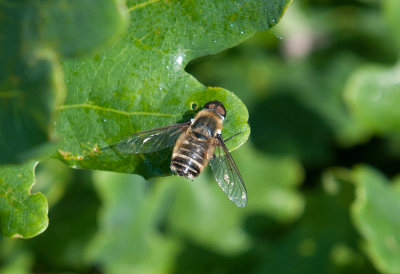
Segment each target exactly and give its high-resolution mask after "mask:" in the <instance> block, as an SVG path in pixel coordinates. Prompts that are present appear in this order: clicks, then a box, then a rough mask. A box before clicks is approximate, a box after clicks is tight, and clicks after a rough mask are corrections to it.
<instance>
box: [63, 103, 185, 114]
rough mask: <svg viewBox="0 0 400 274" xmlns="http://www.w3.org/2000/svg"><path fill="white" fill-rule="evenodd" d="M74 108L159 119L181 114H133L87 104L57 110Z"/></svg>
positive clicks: (140, 112)
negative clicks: (159, 117) (156, 117)
mask: <svg viewBox="0 0 400 274" xmlns="http://www.w3.org/2000/svg"><path fill="white" fill-rule="evenodd" d="M74 108H89V109H94V110H98V111H104V112H113V113H117V114H121V115H126V116H135V115H138V116H140V115H143V116H161V117H178V116H181V114H170V113H155V112H146V111H133V112H127V111H122V110H117V109H112V108H105V107H100V106H96V105H88V104H75V105H64V106H60V107H58V110H67V109H74Z"/></svg>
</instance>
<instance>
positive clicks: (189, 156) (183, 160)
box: [171, 132, 210, 179]
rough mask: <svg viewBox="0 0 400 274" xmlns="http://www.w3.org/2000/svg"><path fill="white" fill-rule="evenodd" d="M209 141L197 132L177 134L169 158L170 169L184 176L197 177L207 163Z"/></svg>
mask: <svg viewBox="0 0 400 274" xmlns="http://www.w3.org/2000/svg"><path fill="white" fill-rule="evenodd" d="M209 148H210V142H209V140H208V138H207V137H206V136H204V135H199V134H198V133H197V132H192V133H191V134H190V133H187V132H183V133H182V134H181V136H179V138H178V140H177V142H176V145H175V147H174V151H173V154H172V160H171V170H172V171H173V172H175V173H176V174H178V175H179V176H183V177H186V178H190V179H193V178H194V177H197V176H198V175H199V174H200V172H201V171H202V170H203V168H204V166H206V165H207V163H208V159H207V152H208V150H209Z"/></svg>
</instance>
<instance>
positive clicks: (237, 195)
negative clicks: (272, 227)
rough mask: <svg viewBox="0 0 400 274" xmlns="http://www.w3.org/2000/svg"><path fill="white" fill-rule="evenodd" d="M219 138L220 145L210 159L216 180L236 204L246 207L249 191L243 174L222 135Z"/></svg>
mask: <svg viewBox="0 0 400 274" xmlns="http://www.w3.org/2000/svg"><path fill="white" fill-rule="evenodd" d="M218 139H219V142H220V146H217V147H216V148H215V152H214V157H213V158H212V159H210V166H211V169H212V171H213V173H214V177H215V180H216V181H217V183H218V185H219V186H220V187H221V189H222V190H223V191H224V192H225V194H226V195H227V196H228V198H229V199H230V200H231V201H232V202H234V203H235V205H237V206H238V207H245V206H246V204H247V191H246V187H245V186H244V182H243V179H242V176H241V175H240V173H239V171H238V169H237V167H236V164H235V162H234V161H233V158H232V156H231V155H230V153H229V151H228V149H227V148H226V146H225V144H224V142H223V140H222V137H221V138H218Z"/></svg>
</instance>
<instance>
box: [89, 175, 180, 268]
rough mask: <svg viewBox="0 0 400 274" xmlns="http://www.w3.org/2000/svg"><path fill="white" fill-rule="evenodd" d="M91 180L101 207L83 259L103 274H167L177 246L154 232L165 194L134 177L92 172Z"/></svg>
mask: <svg viewBox="0 0 400 274" xmlns="http://www.w3.org/2000/svg"><path fill="white" fill-rule="evenodd" d="M93 179H94V181H95V186H96V188H97V190H98V192H99V196H100V198H101V199H102V200H103V201H104V205H103V208H102V210H101V211H100V216H99V218H100V223H99V226H100V230H99V232H98V233H97V234H96V235H95V237H94V238H93V239H92V241H91V243H90V245H89V246H88V249H87V252H86V259H87V260H88V261H89V262H90V263H91V264H93V263H97V264H99V263H101V264H103V267H104V269H105V272H107V273H168V272H170V271H168V270H169V269H170V268H171V264H172V262H173V260H174V258H175V256H176V252H177V248H178V245H177V243H176V240H174V239H173V238H168V237H164V236H163V235H162V234H161V233H159V232H158V230H157V225H158V224H159V222H160V218H161V217H162V216H163V213H164V212H165V207H166V206H167V204H166V202H167V200H168V198H169V197H168V196H169V195H166V194H168V193H167V192H165V191H155V189H154V188H151V187H149V186H147V185H146V181H145V180H144V179H143V178H142V177H140V176H136V175H128V174H117V173H110V172H108V173H106V172H95V173H94V177H93ZM169 188H170V187H169ZM163 189H164V190H165V189H166V188H163ZM121 235H123V237H121ZM155 262H156V263H155Z"/></svg>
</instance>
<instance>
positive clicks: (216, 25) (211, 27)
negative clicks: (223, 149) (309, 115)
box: [57, 0, 289, 177]
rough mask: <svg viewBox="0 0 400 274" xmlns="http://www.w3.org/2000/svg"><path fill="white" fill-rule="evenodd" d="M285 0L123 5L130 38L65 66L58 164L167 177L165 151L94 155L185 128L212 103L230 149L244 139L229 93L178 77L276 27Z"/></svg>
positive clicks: (244, 115) (243, 117) (239, 108)
mask: <svg viewBox="0 0 400 274" xmlns="http://www.w3.org/2000/svg"><path fill="white" fill-rule="evenodd" d="M288 3H289V0H275V1H252V2H248V3H246V4H245V3H232V2H229V1H218V2H215V1H206V0H204V1H188V2H158V1H147V2H143V3H140V4H138V3H136V2H135V1H128V3H127V5H128V8H129V11H130V15H131V23H130V27H129V29H128V32H127V33H125V34H124V35H123V37H122V38H121V39H120V41H119V42H118V44H116V45H115V46H114V47H112V48H110V49H108V50H106V51H103V52H101V53H99V54H97V55H95V56H93V57H92V58H86V59H85V60H76V61H66V62H64V68H65V71H66V81H67V84H68V97H67V99H66V104H65V105H64V106H62V107H60V108H59V110H60V116H59V119H58V120H57V133H58V135H59V136H60V146H59V154H58V155H57V157H58V158H59V159H61V160H63V161H64V162H66V163H67V164H68V165H70V166H72V167H79V168H89V169H102V170H113V171H118V172H128V173H138V174H141V175H143V176H145V177H150V176H156V175H165V174H169V173H170V171H169V161H170V156H171V153H170V151H169V150H166V151H162V152H157V153H153V154H147V155H126V154H121V153H118V152H117V151H115V150H112V149H109V150H105V151H101V150H99V148H102V147H107V146H109V145H112V144H115V143H117V142H118V141H119V140H121V139H122V138H124V137H126V136H128V135H130V134H132V133H135V132H138V131H142V130H145V129H151V128H155V127H160V126H166V125H169V124H173V123H177V122H182V121H187V120H188V119H190V118H192V117H193V114H194V112H193V110H194V109H193V107H194V106H195V109H196V110H199V109H200V108H201V107H202V106H203V105H204V104H205V103H206V102H208V101H210V100H215V99H218V100H220V101H221V102H223V103H225V106H226V109H227V122H226V125H225V127H224V129H223V135H224V136H225V138H228V137H230V136H232V135H234V134H236V133H238V132H241V134H240V135H238V136H237V137H235V138H234V139H232V140H231V141H230V142H229V144H228V146H229V148H230V149H231V150H233V149H235V148H237V147H239V146H240V145H241V144H243V143H244V142H245V141H246V140H247V138H248V135H249V133H250V129H249V126H248V124H247V119H248V112H247V109H246V107H245V106H244V104H243V103H242V102H241V101H240V100H239V99H238V98H237V97H236V96H235V95H233V94H232V93H230V92H229V91H227V90H224V89H221V88H207V87H205V86H203V85H202V84H200V83H199V82H197V81H196V80H195V79H194V78H193V77H192V76H190V75H189V74H187V73H186V72H185V71H184V67H185V65H186V64H187V63H188V62H189V61H190V60H192V59H194V58H196V57H199V56H203V55H207V54H211V53H215V52H218V51H221V50H223V49H225V48H228V47H232V46H234V45H236V44H238V43H240V42H241V41H243V40H244V39H246V38H248V37H250V36H251V35H253V34H254V33H255V32H256V31H258V30H263V29H267V28H269V27H271V26H272V25H274V24H276V23H277V22H278V20H279V19H280V17H281V16H282V14H283V12H284V9H285V8H286V6H287V5H288Z"/></svg>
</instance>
